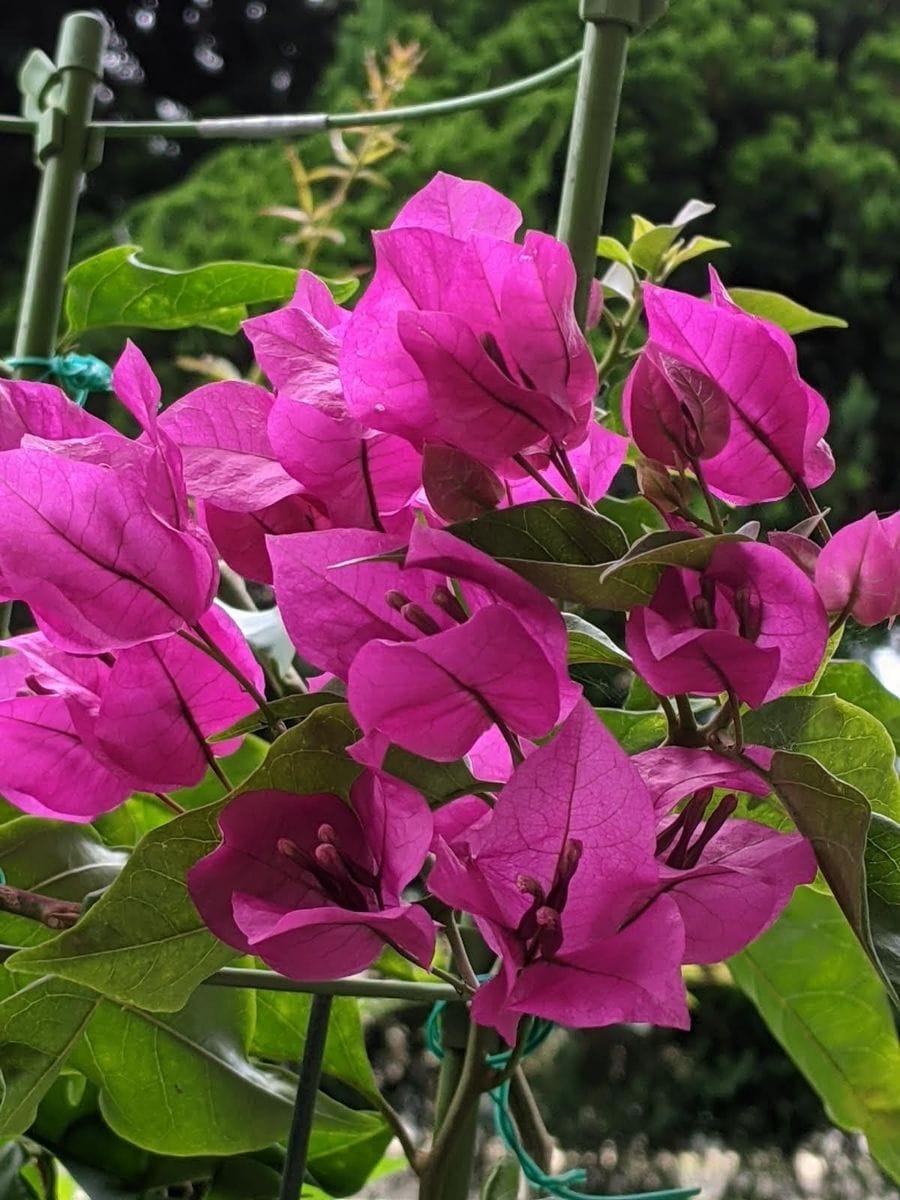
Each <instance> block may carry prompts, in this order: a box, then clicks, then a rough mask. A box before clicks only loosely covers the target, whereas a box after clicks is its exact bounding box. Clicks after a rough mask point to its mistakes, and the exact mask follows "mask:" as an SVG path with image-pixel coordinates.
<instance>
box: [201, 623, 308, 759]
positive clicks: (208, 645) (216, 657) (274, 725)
mask: <svg viewBox="0 0 900 1200" xmlns="http://www.w3.org/2000/svg"><path fill="white" fill-rule="evenodd" d="M179 637H182V638H184V640H185V641H186V642H188V643H189V644H190V645H192V646H193V647H194V648H195V649H197V650H202V651H203V653H204V654H206V655H207V656H208V657H209V658H211V659H212V660H213V661H214V662H217V663H218V664H219V666H220V667H222V668H223V670H225V671H227V672H228V674H229V675H230V676H231V677H232V679H235V680H237V682H238V683H239V684H240V685H241V687H242V688H243V689H244V691H245V692H246V693H247V695H248V696H249V697H250V698H251V700H253V701H254V703H255V704H256V706H257V707H258V708H259V711H260V712H261V713H262V714H263V716H264V717H265V718H266V724H267V725H268V726H269V729H270V730H271V731H272V734H273V735H274V736H275V737H278V736H279V735H280V734H282V733H286V732H287V726H286V725H285V723H284V721H281V720H279V719H278V717H276V716H275V714H274V713H273V712H272V709H271V708H270V707H269V702H268V700H267V699H266V698H265V696H264V695H263V694H262V693H261V692H260V690H259V688H257V687H256V685H255V684H254V683H253V682H252V681H251V680H249V679H248V678H247V677H246V675H244V674H243V672H242V671H240V670H239V669H238V668H237V667H236V666H235V665H234V663H233V662H232V661H231V659H230V658H229V657H228V655H227V654H223V653H222V651H221V650H220V649H219V647H218V646H217V645H216V644H215V642H214V641H213V640H212V638H211V637H210V636H209V634H208V633H207V632H206V630H205V629H203V628H202V626H200V625H196V626H194V630H193V632H188V630H186V629H181V630H179Z"/></svg>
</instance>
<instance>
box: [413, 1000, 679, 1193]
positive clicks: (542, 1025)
mask: <svg viewBox="0 0 900 1200" xmlns="http://www.w3.org/2000/svg"><path fill="white" fill-rule="evenodd" d="M445 1007H446V1005H445V1002H444V1001H439V1002H438V1003H437V1004H435V1005H434V1006H433V1008H432V1010H431V1012H430V1013H429V1014H428V1020H427V1022H426V1023H425V1041H426V1044H427V1046H428V1049H429V1050H430V1051H431V1052H432V1054H433V1055H434V1056H435V1057H436V1058H437V1059H442V1058H443V1057H444V1048H443V1046H442V1044H441V1022H440V1017H441V1012H442V1011H443V1009H444V1008H445ZM552 1031H553V1022H552V1021H544V1020H541V1019H540V1018H538V1019H536V1020H534V1021H533V1022H532V1025H531V1028H530V1030H529V1032H528V1035H527V1037H526V1039H525V1045H524V1047H523V1049H522V1057H523V1058H524V1057H527V1055H529V1054H532V1053H533V1052H534V1051H535V1050H537V1048H538V1046H540V1045H542V1044H543V1043H544V1042H545V1041H546V1040H547V1038H548V1037H549V1036H550V1034H551V1033H552ZM511 1054H512V1051H511V1050H502V1051H500V1052H499V1053H497V1054H489V1055H488V1056H487V1059H486V1061H487V1065H488V1066H489V1067H493V1068H494V1069H495V1070H500V1071H502V1070H503V1068H504V1067H505V1066H506V1065H507V1064H508V1063H509V1060H510V1056H511ZM509 1085H510V1081H509V1080H508V1079H507V1080H504V1082H503V1083H501V1084H500V1085H499V1086H498V1087H495V1088H492V1089H491V1090H490V1091H489V1092H488V1095H489V1096H490V1099H491V1105H492V1106H493V1110H494V1128H495V1129H496V1131H497V1136H498V1137H499V1138H500V1140H501V1141H502V1142H503V1144H504V1146H505V1147H506V1148H507V1150H508V1151H509V1152H510V1154H512V1155H514V1157H515V1159H516V1161H517V1162H518V1164H519V1167H520V1168H521V1171H522V1174H523V1175H524V1176H525V1178H526V1179H527V1181H528V1182H529V1183H530V1184H531V1186H532V1187H533V1188H537V1189H538V1190H539V1191H541V1192H545V1193H546V1194H547V1195H549V1196H556V1197H559V1200H687V1198H688V1197H689V1196H696V1195H698V1194H699V1191H700V1189H699V1188H670V1189H668V1190H666V1191H661V1192H633V1193H631V1194H630V1195H628V1196H605V1195H600V1194H598V1193H596V1192H594V1193H591V1192H582V1191H578V1190H576V1189H575V1188H573V1187H572V1186H571V1185H572V1184H576V1183H584V1182H585V1181H586V1179H587V1172H586V1171H584V1170H583V1169H582V1168H581V1167H574V1168H573V1169H572V1170H570V1171H564V1172H563V1173H562V1174H559V1175H549V1174H548V1173H547V1172H546V1171H543V1170H541V1168H540V1167H539V1166H538V1164H537V1163H536V1162H535V1161H534V1159H533V1158H532V1157H531V1155H530V1154H529V1153H528V1151H527V1150H526V1149H525V1147H524V1146H523V1145H522V1142H521V1140H520V1138H519V1134H518V1131H517V1129H516V1125H515V1121H514V1120H513V1118H512V1114H511V1112H510V1107H509Z"/></svg>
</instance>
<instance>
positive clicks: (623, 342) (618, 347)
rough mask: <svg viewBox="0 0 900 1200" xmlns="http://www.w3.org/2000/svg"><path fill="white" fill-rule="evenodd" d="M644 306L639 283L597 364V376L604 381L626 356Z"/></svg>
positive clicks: (614, 326)
mask: <svg viewBox="0 0 900 1200" xmlns="http://www.w3.org/2000/svg"><path fill="white" fill-rule="evenodd" d="M643 306H644V299H643V294H642V292H641V289H640V287H638V285H637V283H635V286H634V296H633V297H632V300H631V303H630V304H629V305H628V308H627V310H626V312H625V315H624V316H623V317H622V319H621V321H616V322H615V324H614V325H613V327H612V334H611V336H610V339H609V341H608V342H607V344H606V349H605V350H604V352H603V357H602V358H601V359H600V361H599V363H598V364H597V378H598V379H599V380H600V382H601V383H602V382H603V381H604V380H605V379H606V377H607V375H609V373H610V371H612V370H613V368H614V367H616V366H618V364H619V362H620V361H621V360H622V359H624V358H626V357H627V355H628V351H627V350H626V346H627V344H628V339H629V337H630V336H631V331H632V330H633V329H634V327H635V325H636V324H637V320H638V317H639V316H640V315H641V311H642V309H643Z"/></svg>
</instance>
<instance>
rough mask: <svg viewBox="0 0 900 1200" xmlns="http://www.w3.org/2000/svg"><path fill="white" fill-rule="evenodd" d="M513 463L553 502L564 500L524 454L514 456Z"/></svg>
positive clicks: (560, 493)
mask: <svg viewBox="0 0 900 1200" xmlns="http://www.w3.org/2000/svg"><path fill="white" fill-rule="evenodd" d="M513 462H514V463H516V465H517V466H520V467H521V468H522V470H523V471H524V472H525V474H526V475H530V476H531V478H532V479H533V480H534V481H535V483H538V484H540V486H541V487H542V488H543V489H544V491H545V492H546V493H547V495H548V496H552V497H553V499H554V500H565V496H564V495H563V494H562V492H558V491H557V490H556V488H555V487H554V486H553V484H552V483H549V482H548V481H547V480H546V479H545V478H544V477H543V475H542V474H541V473H540V471H539V470H537V468H536V467H533V466H532V465H531V463H530V462H529V461H528V459H527V458H526V457H525V455H524V454H514V455H513Z"/></svg>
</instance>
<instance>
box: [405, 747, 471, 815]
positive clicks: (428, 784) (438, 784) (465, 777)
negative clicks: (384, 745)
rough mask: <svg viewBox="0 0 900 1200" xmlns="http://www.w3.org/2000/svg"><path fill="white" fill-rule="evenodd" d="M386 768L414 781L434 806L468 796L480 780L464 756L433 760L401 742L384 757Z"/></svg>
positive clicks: (416, 787)
mask: <svg viewBox="0 0 900 1200" xmlns="http://www.w3.org/2000/svg"><path fill="white" fill-rule="evenodd" d="M384 769H385V771H387V772H388V774H389V775H396V777H397V778H398V779H403V780H405V781H406V783H408V784H411V785H412V787H414V788H415V789H416V790H417V791H419V792H421V793H422V795H423V796H424V797H425V799H426V800H427V801H428V802H429V804H431V805H432V806H437V805H440V804H446V802H447V801H448V800H456V799H457V798H458V797H459V796H467V795H469V793H470V792H472V791H473V790H474V789H475V788H477V787H478V780H477V779H476V778H475V776H474V775H473V774H472V772H471V771H470V770H469V768H468V767H467V766H466V764H465V763H464V762H463V760H462V759H457V760H456V761H455V762H432V760H431V759H430V758H422V757H421V756H420V755H418V754H411V753H410V752H409V751H408V750H404V749H403V748H402V747H401V746H391V747H390V749H389V750H388V752H387V754H386V755H385V757H384Z"/></svg>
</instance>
